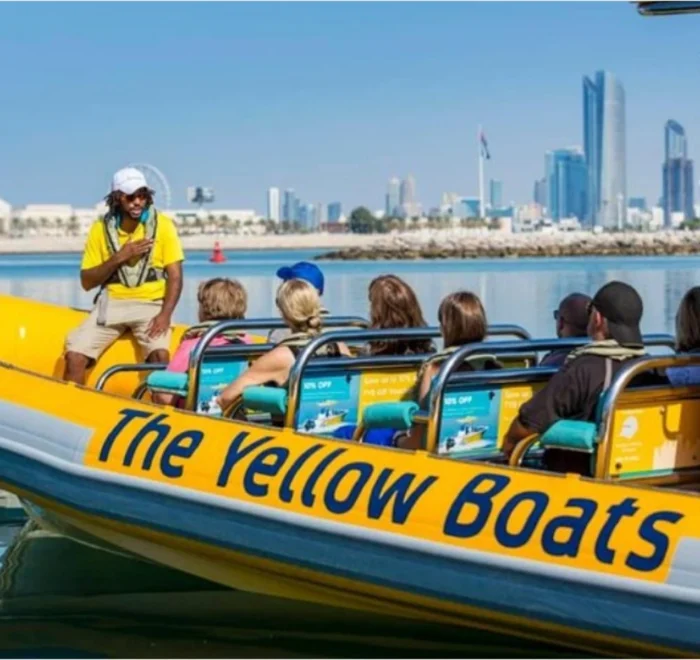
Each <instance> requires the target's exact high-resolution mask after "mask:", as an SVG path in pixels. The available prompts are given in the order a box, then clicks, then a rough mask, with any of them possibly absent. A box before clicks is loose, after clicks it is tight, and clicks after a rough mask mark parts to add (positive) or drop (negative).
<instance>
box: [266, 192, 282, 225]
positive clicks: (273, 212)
mask: <svg viewBox="0 0 700 660" xmlns="http://www.w3.org/2000/svg"><path fill="white" fill-rule="evenodd" d="M267 217H268V219H270V220H274V221H275V222H279V221H280V189H279V188H268V189H267Z"/></svg>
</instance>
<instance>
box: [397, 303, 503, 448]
mask: <svg viewBox="0 0 700 660" xmlns="http://www.w3.org/2000/svg"><path fill="white" fill-rule="evenodd" d="M438 321H439V323H440V332H441V334H442V337H443V341H444V345H445V348H444V349H443V350H442V351H440V352H438V353H436V354H435V355H434V356H432V357H431V358H429V359H428V360H427V361H426V362H425V363H424V364H423V367H422V368H421V370H420V372H419V374H418V383H417V401H418V402H419V403H420V405H421V408H423V409H427V408H428V406H429V401H428V395H429V394H430V389H431V387H432V383H433V378H435V376H437V374H438V371H439V370H440V365H441V363H442V362H444V361H445V360H446V359H447V358H448V357H449V356H450V355H451V354H452V353H454V352H455V351H456V350H457V349H459V348H461V347H462V346H465V345H467V344H477V343H480V342H482V341H484V339H485V338H486V332H487V330H488V323H487V321H486V312H485V311H484V306H483V305H482V304H481V300H479V297H478V296H477V295H475V294H473V293H471V292H469V291H458V292H457V293H452V294H450V295H449V296H446V297H445V298H444V299H443V300H442V302H441V303H440V307H439V309H438ZM501 366H502V365H501V363H500V362H498V360H496V358H494V357H493V356H491V355H472V356H471V357H469V358H467V359H466V360H465V361H464V362H463V363H462V365H461V366H460V367H459V369H458V371H482V370H490V369H500V368H501ZM422 434H423V431H422V429H419V428H417V427H415V426H414V427H413V428H412V429H411V432H410V433H409V434H408V435H406V436H403V437H401V438H397V442H396V444H397V445H398V446H400V447H403V448H404V449H418V448H419V447H420V446H421V443H422Z"/></svg>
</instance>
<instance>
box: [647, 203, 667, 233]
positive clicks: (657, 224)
mask: <svg viewBox="0 0 700 660" xmlns="http://www.w3.org/2000/svg"><path fill="white" fill-rule="evenodd" d="M663 226H664V209H663V207H661V206H655V207H654V208H652V209H651V225H650V226H649V229H651V230H653V231H658V230H659V229H661V228H662V227H663Z"/></svg>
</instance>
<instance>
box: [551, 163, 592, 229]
mask: <svg viewBox="0 0 700 660" xmlns="http://www.w3.org/2000/svg"><path fill="white" fill-rule="evenodd" d="M545 173H546V177H545V180H546V190H547V203H546V204H545V206H546V207H547V208H548V209H549V214H550V216H551V218H552V219H553V220H562V219H563V218H571V217H575V218H577V219H578V220H581V221H582V220H584V218H585V217H586V198H587V188H588V171H587V169H586V161H585V159H584V157H583V153H582V152H581V150H580V149H555V150H554V151H548V152H547V153H546V154H545Z"/></svg>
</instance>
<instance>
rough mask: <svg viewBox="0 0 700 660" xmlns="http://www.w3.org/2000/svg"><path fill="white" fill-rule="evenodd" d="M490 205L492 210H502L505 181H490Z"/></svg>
mask: <svg viewBox="0 0 700 660" xmlns="http://www.w3.org/2000/svg"><path fill="white" fill-rule="evenodd" d="M489 203H490V205H491V208H492V209H500V208H501V207H502V206H503V181H498V180H496V179H491V180H490V181H489Z"/></svg>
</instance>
